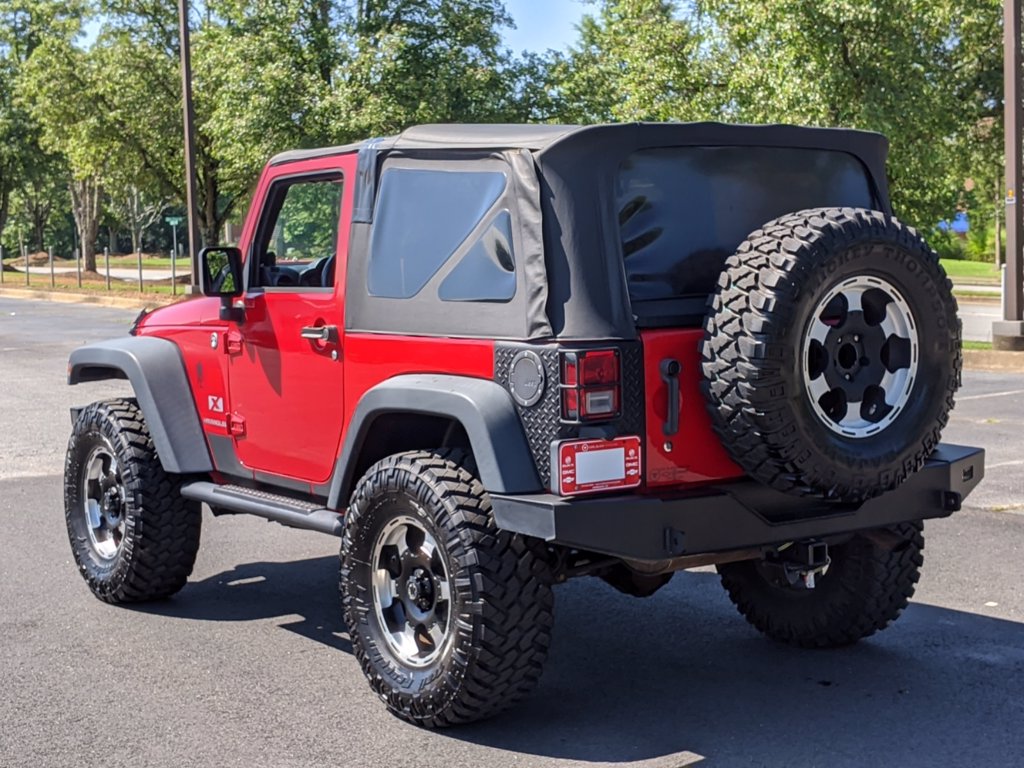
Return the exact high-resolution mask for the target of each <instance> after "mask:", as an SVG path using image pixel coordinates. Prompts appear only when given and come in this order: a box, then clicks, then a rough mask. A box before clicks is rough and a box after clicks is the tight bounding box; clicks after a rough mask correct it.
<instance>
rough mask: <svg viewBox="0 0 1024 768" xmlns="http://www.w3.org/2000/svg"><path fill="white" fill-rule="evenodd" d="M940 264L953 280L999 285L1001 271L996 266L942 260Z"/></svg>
mask: <svg viewBox="0 0 1024 768" xmlns="http://www.w3.org/2000/svg"><path fill="white" fill-rule="evenodd" d="M940 262H941V263H942V266H943V268H944V269H945V270H946V274H947V275H949V276H950V277H951V278H952V279H953V280H961V281H972V280H973V281H977V282H978V283H979V284H981V283H994V284H996V285H998V284H999V270H998V269H996V265H995V264H990V263H988V262H984V261H963V260H961V259H940Z"/></svg>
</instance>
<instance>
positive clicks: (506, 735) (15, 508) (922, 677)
mask: <svg viewBox="0 0 1024 768" xmlns="http://www.w3.org/2000/svg"><path fill="white" fill-rule="evenodd" d="M133 316H134V312H131V311H125V310H116V309H103V308H95V307H88V306H80V305H60V304H48V303H44V302H38V301H30V300H15V299H5V298H0V520H2V521H3V522H4V524H5V527H6V530H5V535H4V536H2V537H0V638H2V647H0V687H2V695H0V766H4V767H12V768H13V767H14V766H33V768H36V767H39V766H43V767H47V766H93V765H104V766H109V767H111V768H113V767H114V766H175V767H176V768H177V767H178V766H217V767H218V768H221V767H229V766H246V768H253V767H257V766H274V767H275V768H290V767H291V766H296V767H299V766H302V767H305V766H321V765H328V764H330V765H334V766H353V767H356V766H358V767H359V768H371V767H373V766H390V767H405V766H409V767H410V768H412V767H416V768H429V767H431V766H448V767H450V768H462V767H463V766H464V767H466V768H470V767H472V768H479V767H480V766H488V767H494V768H501V767H502V766H517V767H519V766H521V767H524V768H532V767H533V766H556V767H559V768H564V767H566V766H603V765H614V766H620V767H621V768H627V767H629V766H643V767H644V768H677V767H679V766H684V765H701V766H704V765H708V766H800V767H801V768H805V767H807V766H829V767H834V766H857V767H858V768H861V767H862V766H900V767H901V768H906V767H909V766H928V767H929V768H932V767H933V766H937V765H953V764H957V765H965V766H986V767H988V766H1007V767H1008V768H1010V767H1014V768H1018V767H1019V766H1021V765H1024V727H1022V725H1021V724H1022V723H1024V695H1022V691H1024V589H1022V588H1021V582H1022V579H1024V374H1014V375H1007V374H994V373H979V372H971V371H968V372H965V374H964V387H963V389H962V390H961V395H960V398H959V401H958V405H957V408H956V410H955V412H954V415H953V418H952V421H951V423H950V425H949V427H948V429H947V430H946V433H945V439H947V440H948V441H950V442H959V443H966V444H978V445H982V446H984V447H986V449H987V451H988V454H987V463H988V472H987V476H986V479H985V481H984V482H983V484H982V485H981V487H980V488H979V490H978V491H977V492H976V493H975V494H974V495H973V496H972V497H971V498H970V499H969V500H968V506H967V507H966V508H965V509H964V510H963V511H962V512H960V513H958V514H956V515H954V516H953V517H951V518H948V519H945V520H939V521H934V522H931V523H929V524H928V525H927V526H926V538H927V541H928V544H927V548H926V551H925V561H926V562H925V568H924V574H923V577H922V581H921V583H920V585H919V589H918V593H917V595H916V597H915V600H914V602H913V604H912V605H911V607H910V608H909V609H908V610H907V612H906V613H905V615H904V616H903V617H902V618H901V619H900V620H899V621H898V622H897V623H896V624H895V625H894V626H893V627H891V628H890V629H888V630H886V631H885V632H883V633H881V634H879V635H877V636H875V637H873V638H871V639H869V640H867V641H865V642H862V643H861V644H859V645H857V646H855V647H852V648H849V649H844V650H840V651H830V652H808V651H798V650H794V649H790V648H788V647H784V646H780V645H777V644H773V643H771V642H769V641H767V640H764V639H763V638H761V637H760V636H759V635H758V634H757V633H756V632H755V631H754V630H753V629H751V628H750V627H748V626H747V625H746V624H745V623H744V622H743V620H742V619H741V618H740V617H739V616H738V615H737V614H736V612H735V611H734V609H733V607H732V605H731V604H730V603H729V602H728V600H727V598H726V596H725V594H724V591H723V590H722V589H721V588H720V586H719V585H718V582H717V578H716V577H715V576H714V574H713V573H712V572H710V571H708V570H706V569H705V570H702V571H699V572H696V573H690V574H680V575H679V576H677V577H676V578H675V579H674V580H673V582H672V583H671V584H670V585H669V586H668V587H666V588H665V589H663V590H662V591H661V592H659V593H658V594H657V595H655V596H654V597H653V598H650V599H648V600H637V599H633V598H627V597H624V596H622V595H620V594H618V593H617V592H614V591H613V590H612V589H611V588H609V587H607V586H605V585H604V584H603V583H601V582H599V581H596V580H593V579H581V580H576V581H574V582H570V583H569V584H567V585H565V586H563V587H561V588H559V590H558V591H557V592H556V599H557V617H558V618H557V624H556V628H555V635H554V641H553V647H552V652H551V656H550V658H549V662H548V667H547V670H546V672H545V675H544V678H543V680H542V682H541V685H540V686H539V688H538V690H537V691H536V693H535V694H534V696H533V697H532V698H531V699H529V700H528V701H527V702H525V703H524V704H523V705H521V706H519V707H518V708H517V709H515V710H513V711H511V712H509V713H507V714H506V715H504V716H502V717H500V718H498V719H496V720H493V721H489V722H486V723H481V724H477V725H474V726H470V727H466V728H461V729H453V730H448V731H442V732H427V731H422V730H419V729H417V728H415V727H412V726H409V725H406V724H404V723H401V722H399V721H397V720H396V719H394V718H392V717H391V716H389V715H388V714H387V713H386V711H385V710H384V708H383V706H382V705H381V704H380V703H379V702H377V701H376V700H375V698H374V697H373V695H372V694H371V693H370V690H369V688H368V686H367V685H366V684H365V682H364V680H363V677H362V674H361V673H360V671H359V669H358V665H357V664H356V662H355V659H354V658H353V657H352V655H351V653H350V646H349V643H348V638H347V636H346V634H345V631H344V627H343V626H342V622H341V617H340V614H339V611H338V607H337V598H336V578H337V569H336V551H337V541H336V540H334V539H331V538H329V537H324V536H321V535H319V534H314V533H308V532H298V531H293V530H288V529H284V528H281V527H279V526H276V525H273V524H269V523H265V522H262V521H259V520H256V519H250V518H244V517H238V518H220V519H214V518H212V517H211V516H209V515H207V516H206V517H204V520H203V523H204V530H203V544H202V548H201V550H200V554H199V559H198V562H197V564H196V570H195V572H194V574H193V578H192V581H191V582H190V583H189V585H188V586H187V587H186V588H185V589H184V590H183V591H182V592H181V593H179V595H177V596H176V597H175V598H174V599H172V600H169V601H166V602H164V603H160V604H155V605H150V606H144V607H136V608H120V607H114V606H109V605H106V604H103V603H100V602H99V601H97V600H96V599H94V598H93V597H92V596H91V595H90V594H89V592H88V590H87V588H86V586H85V584H84V582H83V581H82V579H81V578H80V577H79V576H77V575H76V573H75V568H74V566H73V564H72V561H71V556H70V550H69V547H68V544H67V538H66V533H65V530H64V522H63V508H62V487H61V471H62V465H63V453H64V448H65V445H66V442H67V437H68V432H69V429H70V422H69V417H68V409H69V407H71V406H72V405H80V404H83V403H85V402H87V401H91V400H94V399H98V398H100V397H104V396H108V395H113V394H119V393H122V392H126V391H127V390H126V389H125V385H124V384H123V383H113V384H112V383H100V384H91V385H88V386H83V387H78V388H69V387H67V386H65V383H64V381H65V363H66V359H67V354H68V352H69V351H70V350H71V349H73V348H74V347H75V346H77V345H79V344H81V343H82V342H85V341H91V340H95V339H99V338H105V337H109V336H115V335H120V334H123V333H124V332H125V330H126V328H127V326H128V323H129V322H130V321H131V319H132V317H133Z"/></svg>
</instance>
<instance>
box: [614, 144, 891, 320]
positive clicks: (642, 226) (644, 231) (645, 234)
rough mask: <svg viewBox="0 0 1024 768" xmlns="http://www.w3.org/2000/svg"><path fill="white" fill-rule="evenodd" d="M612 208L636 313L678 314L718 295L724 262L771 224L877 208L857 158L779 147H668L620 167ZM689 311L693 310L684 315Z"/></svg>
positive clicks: (636, 156)
mask: <svg viewBox="0 0 1024 768" xmlns="http://www.w3.org/2000/svg"><path fill="white" fill-rule="evenodd" d="M616 203H617V211H618V216H619V230H620V235H621V241H622V256H623V260H624V264H625V271H626V279H627V281H628V284H629V295H630V298H631V299H632V302H633V312H634V314H635V315H637V318H638V321H639V322H640V324H641V325H643V324H644V319H645V317H649V318H651V319H652V320H653V319H654V317H655V316H660V317H664V316H665V315H666V314H668V315H671V314H676V312H674V311H672V310H671V308H670V307H671V305H672V304H674V303H677V302H678V303H680V304H683V303H685V304H692V303H694V302H692V301H683V302H680V300H687V299H691V300H692V299H699V300H703V299H704V298H705V297H706V296H707V295H708V294H709V293H711V291H712V290H713V289H714V286H715V283H716V282H717V280H718V276H719V274H720V273H721V271H722V268H723V265H724V263H725V259H726V257H728V256H729V255H730V254H732V253H733V252H734V251H735V250H736V248H737V247H738V246H739V244H740V243H742V242H743V240H744V239H746V237H747V235H749V234H750V233H751V232H753V231H754V230H755V229H758V228H759V227H760V226H761V225H762V224H764V223H765V222H768V221H770V220H771V219H774V218H777V217H779V216H781V215H783V214H785V213H789V212H791V211H799V210H802V209H805V208H820V207H825V206H853V207H860V208H873V207H874V197H873V195H872V191H871V183H870V181H869V178H868V174H867V171H866V169H865V168H864V166H863V165H862V164H861V162H860V161H859V160H857V158H855V157H854V156H853V155H850V154H847V153H845V152H835V151H829V150H821V149H799V148H779V147H663V148H657V149H644V150H639V151H637V152H634V153H633V154H631V155H630V156H629V157H627V158H626V160H625V161H624V162H623V163H622V165H621V167H620V169H619V174H618V179H617V184H616ZM685 312H689V310H685Z"/></svg>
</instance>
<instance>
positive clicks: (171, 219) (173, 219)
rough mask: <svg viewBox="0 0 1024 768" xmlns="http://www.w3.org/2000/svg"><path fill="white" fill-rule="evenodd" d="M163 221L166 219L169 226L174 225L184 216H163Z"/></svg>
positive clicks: (179, 222)
mask: <svg viewBox="0 0 1024 768" xmlns="http://www.w3.org/2000/svg"><path fill="white" fill-rule="evenodd" d="M164 221H166V222H167V223H168V224H169V225H170V226H172V227H176V226H178V225H179V224H181V222H183V221H184V218H182V217H181V216H165V217H164Z"/></svg>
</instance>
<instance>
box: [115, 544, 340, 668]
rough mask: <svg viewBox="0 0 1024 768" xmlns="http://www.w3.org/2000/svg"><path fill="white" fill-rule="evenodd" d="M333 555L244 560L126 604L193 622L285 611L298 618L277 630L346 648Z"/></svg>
mask: <svg viewBox="0 0 1024 768" xmlns="http://www.w3.org/2000/svg"><path fill="white" fill-rule="evenodd" d="M337 579H338V558H337V557H336V556H330V557H316V558H310V559H307V560H298V561H294V562H284V563H277V562H257V563H244V564H241V565H238V566H236V567H234V568H232V569H231V570H230V571H223V572H222V573H218V574H216V575H214V576H210V577H209V578H206V579H202V580H200V581H190V582H189V583H188V585H187V586H186V587H185V589H184V590H183V591H182V593H181V596H180V597H179V598H177V599H174V600H167V601H164V602H161V603H151V604H143V605H139V606H132V607H133V609H134V610H137V611H140V612H143V613H152V614H156V615H159V616H170V617H175V618H181V619H193V620H196V621H257V620H260V619H273V618H277V617H285V616H298V617H299V618H298V620H296V621H293V622H289V623H286V624H280V625H278V626H280V627H281V628H282V629H287V630H288V631H290V632H295V633H296V634H299V635H302V636H303V637H307V638H309V639H310V640H314V641H316V642H318V643H323V644H324V645H328V646H330V647H332V648H336V649H338V650H341V651H345V652H346V653H352V644H351V643H350V642H349V641H348V638H347V637H346V636H345V634H344V632H345V628H344V623H343V622H342V618H341V608H340V602H339V599H338V592H337V589H336V588H335V585H336V584H337Z"/></svg>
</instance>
